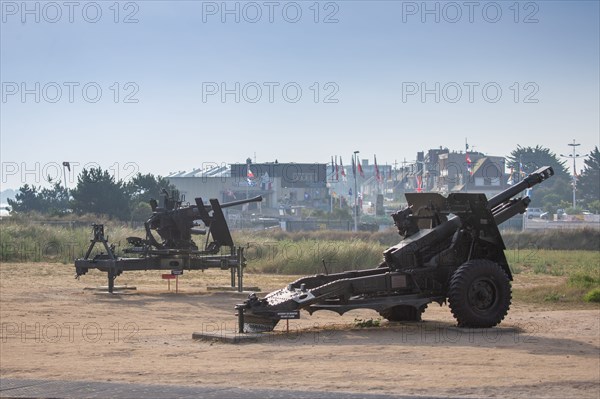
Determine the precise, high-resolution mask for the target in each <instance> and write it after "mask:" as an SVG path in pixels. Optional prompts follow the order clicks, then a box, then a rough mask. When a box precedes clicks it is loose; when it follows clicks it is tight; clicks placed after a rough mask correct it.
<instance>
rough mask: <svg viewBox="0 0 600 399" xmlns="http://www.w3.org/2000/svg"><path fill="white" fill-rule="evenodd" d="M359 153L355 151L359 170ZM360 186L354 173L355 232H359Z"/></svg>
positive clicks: (356, 164) (355, 163)
mask: <svg viewBox="0 0 600 399" xmlns="http://www.w3.org/2000/svg"><path fill="white" fill-rule="evenodd" d="M358 153H359V151H354V165H355V168H358ZM357 199H358V185H357V183H356V173H354V231H358V205H357V204H358V201H357Z"/></svg>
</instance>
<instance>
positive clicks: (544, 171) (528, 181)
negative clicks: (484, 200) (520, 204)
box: [488, 166, 554, 209]
mask: <svg viewBox="0 0 600 399" xmlns="http://www.w3.org/2000/svg"><path fill="white" fill-rule="evenodd" d="M553 175H554V169H552V167H551V166H544V167H541V168H539V169H538V170H536V171H535V172H533V173H531V174H530V175H529V176H527V177H526V178H524V179H523V180H521V181H520V182H519V183H517V184H515V185H514V186H512V187H509V188H507V189H506V190H504V191H502V192H501V193H500V194H497V195H495V196H493V197H492V198H490V200H489V201H488V206H489V208H490V209H493V208H495V207H497V206H498V205H500V204H502V203H503V202H506V201H508V200H510V199H511V198H512V197H514V196H515V195H517V194H519V193H520V192H521V191H523V190H525V189H527V188H531V187H533V186H535V185H536V184H539V183H541V182H543V181H544V180H546V179H548V178H549V177H550V176H553Z"/></svg>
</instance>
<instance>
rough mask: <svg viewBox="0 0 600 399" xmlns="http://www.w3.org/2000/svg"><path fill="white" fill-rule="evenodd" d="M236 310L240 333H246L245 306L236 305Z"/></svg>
mask: <svg viewBox="0 0 600 399" xmlns="http://www.w3.org/2000/svg"><path fill="white" fill-rule="evenodd" d="M235 308H236V310H237V316H238V333H240V334H243V333H244V305H243V304H241V305H236V306H235Z"/></svg>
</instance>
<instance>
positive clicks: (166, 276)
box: [162, 274, 175, 280]
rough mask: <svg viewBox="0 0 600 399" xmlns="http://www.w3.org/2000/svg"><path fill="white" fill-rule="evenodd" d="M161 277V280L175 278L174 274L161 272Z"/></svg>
mask: <svg viewBox="0 0 600 399" xmlns="http://www.w3.org/2000/svg"><path fill="white" fill-rule="evenodd" d="M162 278H163V280H173V279H174V278H175V276H174V275H172V274H163V275H162Z"/></svg>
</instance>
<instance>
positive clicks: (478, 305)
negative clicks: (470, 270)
mask: <svg viewBox="0 0 600 399" xmlns="http://www.w3.org/2000/svg"><path fill="white" fill-rule="evenodd" d="M468 298H469V303H470V304H471V305H472V306H473V307H474V308H475V309H477V310H486V309H489V308H490V307H492V305H493V304H494V303H495V302H496V287H495V285H494V284H493V283H492V282H491V281H489V280H487V279H480V280H477V281H474V282H473V284H471V287H470V288H469V294H468Z"/></svg>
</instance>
